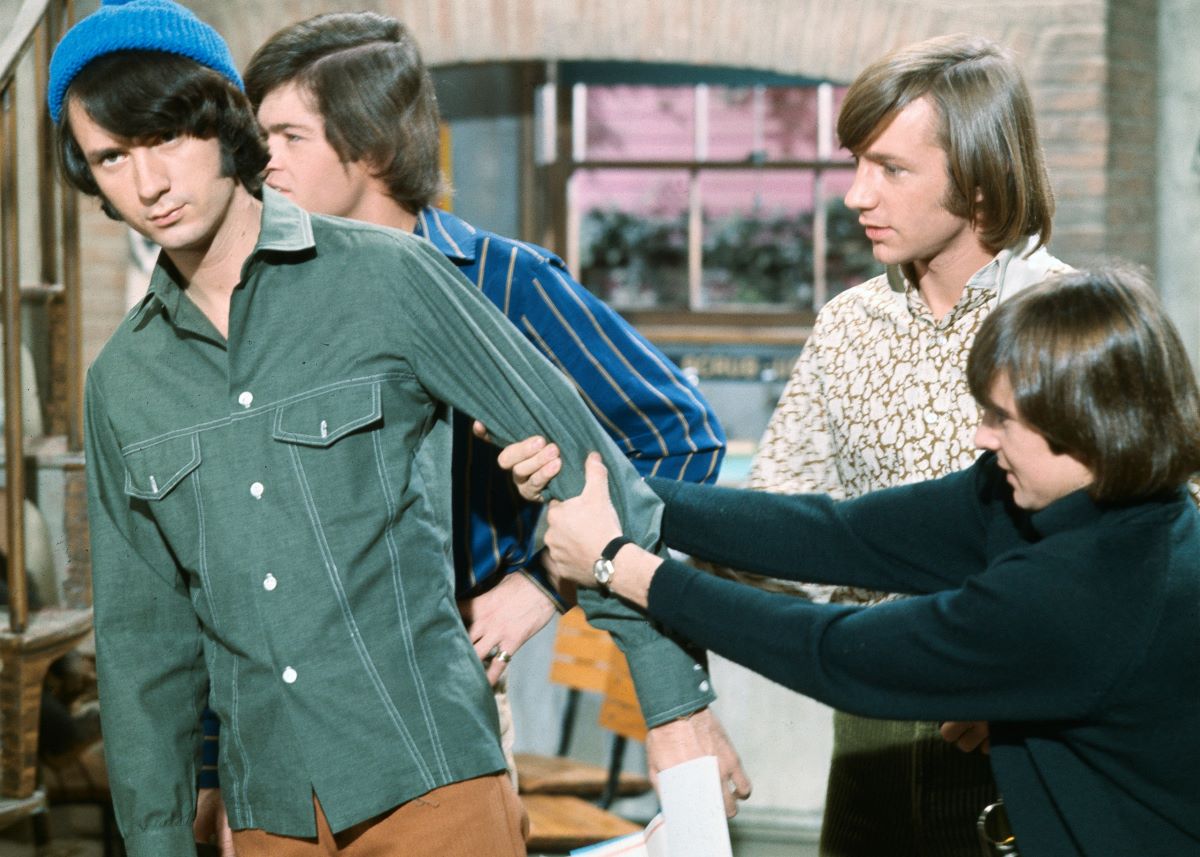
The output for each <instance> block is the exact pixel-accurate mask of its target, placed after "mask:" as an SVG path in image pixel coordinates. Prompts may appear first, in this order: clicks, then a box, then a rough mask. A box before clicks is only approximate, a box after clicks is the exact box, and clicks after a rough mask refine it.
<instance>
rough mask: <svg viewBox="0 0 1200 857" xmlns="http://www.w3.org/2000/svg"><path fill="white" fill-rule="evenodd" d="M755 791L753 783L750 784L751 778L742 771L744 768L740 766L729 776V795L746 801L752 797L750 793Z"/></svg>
mask: <svg viewBox="0 0 1200 857" xmlns="http://www.w3.org/2000/svg"><path fill="white" fill-rule="evenodd" d="M753 789H754V785H753V783H751V782H750V778H749V777H748V776H746V772H745V771H743V770H742V766H741V765H740V764H739V765H738V766H737V767H736V768H735V769H734V770H733V771H732V772H730V774H729V793H730V794H731V795H733V797H734V798H736V799H737V800H746V799H747V798H748V797H750V792H751V791H753ZM731 817H732V816H731Z"/></svg>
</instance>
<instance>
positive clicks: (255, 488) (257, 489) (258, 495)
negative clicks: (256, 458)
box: [250, 482, 264, 500]
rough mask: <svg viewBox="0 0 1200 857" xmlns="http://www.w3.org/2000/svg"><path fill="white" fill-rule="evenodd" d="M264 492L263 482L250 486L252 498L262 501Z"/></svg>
mask: <svg viewBox="0 0 1200 857" xmlns="http://www.w3.org/2000/svg"><path fill="white" fill-rule="evenodd" d="M263 490H264V489H263V484H262V483H261V482H255V483H253V484H251V485H250V496H251V497H253V498H254V499H255V500H261V499H262V495H263Z"/></svg>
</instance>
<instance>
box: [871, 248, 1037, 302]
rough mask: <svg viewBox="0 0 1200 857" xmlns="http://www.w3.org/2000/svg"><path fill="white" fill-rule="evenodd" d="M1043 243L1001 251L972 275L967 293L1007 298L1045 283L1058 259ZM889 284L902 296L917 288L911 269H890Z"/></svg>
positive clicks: (891, 267) (899, 266)
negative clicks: (982, 291) (982, 292)
mask: <svg viewBox="0 0 1200 857" xmlns="http://www.w3.org/2000/svg"><path fill="white" fill-rule="evenodd" d="M1039 241H1041V238H1040V237H1039V236H1037V235H1034V236H1031V237H1030V238H1027V239H1026V240H1024V241H1022V242H1021V243H1019V244H1016V245H1014V246H1012V247H1008V248H1005V249H1004V250H1001V251H1000V252H999V253H997V254H996V255H995V256H993V257H992V259H991V261H989V262H988V263H987V264H986V265H984V266H983V267H982V268H980V269H979V270H978V271H976V272H975V273H974V274H972V275H971V278H970V279H969V280H967V286H966V290H967V291H973V290H984V291H988V292H994V293H997V294H999V296H1000V297H1001V298H1007V297H1012V295H1014V294H1016V293H1017V292H1019V291H1021V290H1022V289H1024V288H1026V287H1027V286H1031V285H1033V284H1034V283H1036V282H1039V281H1041V280H1042V279H1043V278H1044V277H1045V276H1046V275H1047V274H1048V273H1049V271H1050V268H1051V267H1052V265H1053V262H1054V259H1053V257H1052V256H1051V255H1050V253H1049V251H1048V250H1046V248H1045V247H1038V246H1037V245H1038V242H1039ZM1035 247H1036V248H1037V249H1036V250H1035V249H1034V248H1035ZM887 280H888V285H889V286H890V287H891V289H892V291H893V292H899V293H901V294H904V293H905V292H907V291H908V290H909V289H915V288H916V287H917V286H916V282H915V278H914V277H913V275H912V271H911V269H910V268H909V267H908V266H907V265H888V266H887Z"/></svg>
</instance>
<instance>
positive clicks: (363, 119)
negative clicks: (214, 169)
mask: <svg viewBox="0 0 1200 857" xmlns="http://www.w3.org/2000/svg"><path fill="white" fill-rule="evenodd" d="M245 79H246V93H247V94H248V95H249V97H250V102H251V104H253V105H254V109H255V110H257V109H258V107H259V106H260V105H261V104H262V101H263V99H264V98H266V96H267V95H268V94H269V93H270V92H271V90H273V89H276V88H278V87H280V86H284V85H285V84H288V83H295V84H298V85H299V86H300V87H301V88H302V89H303V90H306V91H307V93H308V95H310V96H311V98H312V99H313V102H314V105H313V106H314V107H315V109H316V111H317V112H318V113H320V114H321V117H322V119H323V120H324V122H325V138H326V139H327V140H328V141H329V144H330V145H331V146H332V147H333V149H334V151H335V152H337V154H338V157H339V158H341V159H342V161H343V162H344V163H346V162H351V161H361V162H363V163H365V164H367V165H368V166H369V167H370V168H371V171H372V173H373V174H374V175H375V176H376V177H378V178H379V179H381V180H382V181H383V182H384V184H385V185H386V186H387V188H388V193H389V194H390V195H391V197H392V199H394V200H395V201H396V202H398V203H399V204H400V205H402V206H403V207H404V208H405V209H406V210H407V211H408V212H409V213H411V214H416V213H417V212H418V211H420V210H421V209H422V208H424V207H425V206H427V205H429V204H431V203H432V202H433V201H434V199H436V198H437V195H438V193H439V192H440V191H441V189H442V177H441V169H440V166H439V157H438V156H439V145H440V142H439V141H440V138H439V130H440V129H439V122H440V117H439V115H438V108H437V97H436V95H435V93H434V89H433V81H432V80H430V77H429V72H428V71H427V70H426V68H425V65H424V63H423V62H422V61H421V53H420V51H419V50H418V48H417V43H416V41H415V40H414V39H413V37H412V34H411V33H409V31H408V29H407V28H406V27H405V26H404V25H403V24H401V23H400V22H399V21H397V20H396V19H395V18H389V17H387V16H384V15H377V14H375V13H374V12H332V13H329V14H325V15H317V16H316V17H314V18H309V19H308V20H306V21H301V22H300V23H298V24H293V25H292V26H290V27H285V28H284V29H282V30H280V31H279V32H278V33H276V34H275V35H273V36H272V37H271V38H270V39H269V40H267V42H266V43H265V44H264V45H263V46H262V47H260V48H259V49H258V50H257V51H256V52H255V53H254V56H253V57H251V59H250V64H249V66H247V68H246V74H245Z"/></svg>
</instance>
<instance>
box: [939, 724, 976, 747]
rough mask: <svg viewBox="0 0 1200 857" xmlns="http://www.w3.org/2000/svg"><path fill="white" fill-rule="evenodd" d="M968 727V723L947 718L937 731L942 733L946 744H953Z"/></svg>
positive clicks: (969, 725)
mask: <svg viewBox="0 0 1200 857" xmlns="http://www.w3.org/2000/svg"><path fill="white" fill-rule="evenodd" d="M970 727H971V724H970V723H963V722H961V721H958V720H947V721H946V722H945V723H943V724H942V725H941V727H940V728H939V729H938V731H939V732H941V733H942V740H943V741H945V742H946V743H947V744H955V743H957V742H958V739H959V738H961V737H962V736H963V733H964V732H966V731H967V730H968V729H969V728H970Z"/></svg>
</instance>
